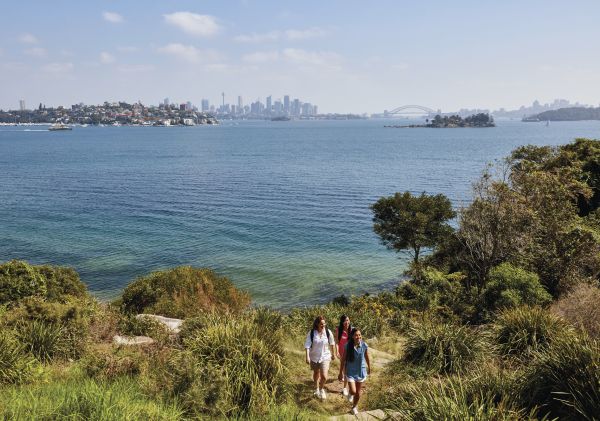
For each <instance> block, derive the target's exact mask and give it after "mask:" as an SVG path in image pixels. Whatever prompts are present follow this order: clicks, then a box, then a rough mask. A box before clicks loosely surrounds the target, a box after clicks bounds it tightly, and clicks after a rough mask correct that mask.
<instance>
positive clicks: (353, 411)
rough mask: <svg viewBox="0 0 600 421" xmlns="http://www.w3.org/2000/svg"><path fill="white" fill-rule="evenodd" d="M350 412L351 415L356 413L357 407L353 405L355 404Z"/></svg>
mask: <svg viewBox="0 0 600 421" xmlns="http://www.w3.org/2000/svg"><path fill="white" fill-rule="evenodd" d="M352 414H353V415H358V408H357V407H355V406H353V407H352Z"/></svg>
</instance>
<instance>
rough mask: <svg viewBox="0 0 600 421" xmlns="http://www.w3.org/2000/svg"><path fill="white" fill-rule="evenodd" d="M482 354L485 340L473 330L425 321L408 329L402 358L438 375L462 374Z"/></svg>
mask: <svg viewBox="0 0 600 421" xmlns="http://www.w3.org/2000/svg"><path fill="white" fill-rule="evenodd" d="M484 353H485V343H484V342H483V340H482V337H481V335H477V334H475V332H474V331H473V329H471V328H469V327H467V326H457V325H453V324H449V323H436V322H432V321H425V322H423V323H420V324H417V325H416V326H413V327H412V328H411V329H410V330H409V331H408V334H407V338H406V344H405V353H404V357H403V361H405V362H407V363H410V364H413V365H417V366H421V367H423V368H425V369H427V370H430V371H432V372H435V373H438V374H448V373H462V372H465V371H466V370H468V369H469V368H470V367H471V366H472V364H473V363H474V362H477V361H478V360H479V359H480V358H481V357H482V356H483V355H484Z"/></svg>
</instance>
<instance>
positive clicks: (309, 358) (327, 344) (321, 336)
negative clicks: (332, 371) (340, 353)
mask: <svg viewBox="0 0 600 421" xmlns="http://www.w3.org/2000/svg"><path fill="white" fill-rule="evenodd" d="M304 349H305V350H306V364H309V365H310V369H311V370H312V372H313V381H314V385H315V393H314V395H315V396H316V397H318V398H320V399H326V398H327V394H326V393H325V382H326V381H327V372H328V371H329V364H330V363H331V361H332V360H334V359H335V341H334V339H333V334H332V333H331V331H330V330H329V329H327V325H326V323H325V318H324V317H323V316H317V318H316V319H315V321H314V322H313V327H312V329H311V330H310V331H309V332H308V334H307V335H306V341H304Z"/></svg>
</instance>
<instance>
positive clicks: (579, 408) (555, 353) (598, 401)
mask: <svg viewBox="0 0 600 421" xmlns="http://www.w3.org/2000/svg"><path fill="white" fill-rule="evenodd" d="M519 393H520V398H521V400H522V403H523V405H527V406H529V407H532V406H539V407H541V408H542V409H541V411H542V413H546V414H547V415H548V416H549V417H551V418H554V417H559V418H560V419H572V420H575V419H586V420H597V419H598V414H600V346H599V344H598V342H595V341H594V340H591V339H588V338H587V337H578V338H577V337H576V338H561V339H560V340H557V341H555V342H553V343H552V344H551V345H550V346H549V347H548V349H546V350H545V351H543V352H541V353H539V354H538V355H537V356H536V358H534V360H533V361H532V363H531V364H529V365H528V366H527V367H526V369H525V371H524V374H523V376H522V377H521V379H520V380H519Z"/></svg>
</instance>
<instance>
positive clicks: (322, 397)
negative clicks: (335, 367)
mask: <svg viewBox="0 0 600 421" xmlns="http://www.w3.org/2000/svg"><path fill="white" fill-rule="evenodd" d="M321 399H322V400H325V399H327V394H326V393H325V389H321Z"/></svg>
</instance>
